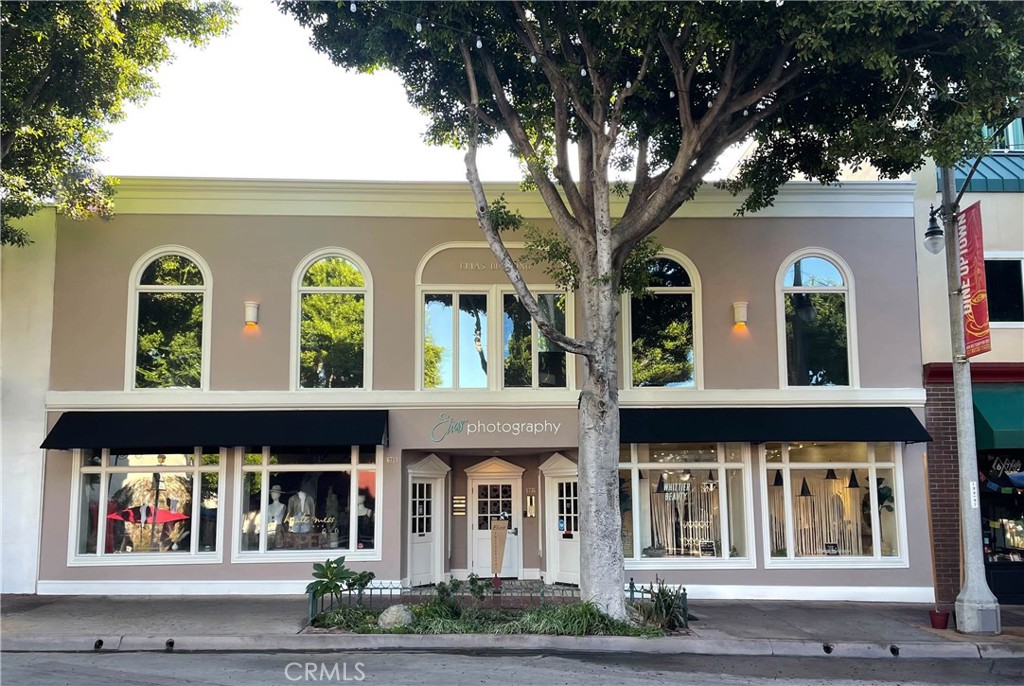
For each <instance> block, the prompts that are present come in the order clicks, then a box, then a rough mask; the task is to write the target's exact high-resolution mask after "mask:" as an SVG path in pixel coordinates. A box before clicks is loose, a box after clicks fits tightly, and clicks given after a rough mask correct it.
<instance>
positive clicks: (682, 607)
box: [633, 581, 687, 631]
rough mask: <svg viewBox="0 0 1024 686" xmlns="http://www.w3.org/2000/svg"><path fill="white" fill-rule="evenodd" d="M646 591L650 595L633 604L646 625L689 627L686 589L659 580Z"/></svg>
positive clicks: (667, 627) (673, 627) (668, 629)
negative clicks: (667, 584)
mask: <svg viewBox="0 0 1024 686" xmlns="http://www.w3.org/2000/svg"><path fill="white" fill-rule="evenodd" d="M644 592H645V593H646V594H647V595H648V596H650V598H645V599H643V600H640V601H639V602H637V603H635V604H634V605H633V607H634V609H635V610H636V612H637V614H638V615H639V617H640V623H641V624H642V625H644V626H649V627H657V628H659V629H662V630H664V631H675V630H676V629H685V628H686V627H687V607H686V589H685V588H683V587H682V586H666V585H665V583H664V582H662V581H658V583H657V586H655V585H653V584H652V585H651V586H650V587H648V588H647V589H644Z"/></svg>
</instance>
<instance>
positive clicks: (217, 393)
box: [3, 179, 933, 602]
mask: <svg viewBox="0 0 1024 686" xmlns="http://www.w3.org/2000/svg"><path fill="white" fill-rule="evenodd" d="M490 192H491V193H492V194H493V195H497V194H498V193H501V192H504V193H505V195H506V197H507V198H508V199H509V203H510V205H511V206H512V207H514V208H517V209H519V210H520V211H521V212H522V213H523V214H524V215H525V216H526V217H527V218H528V219H531V220H532V221H534V222H536V223H537V224H538V225H539V226H541V227H542V228H543V227H545V226H549V225H550V224H549V221H548V220H547V219H546V217H547V212H546V210H545V209H544V208H543V206H542V205H541V203H540V201H539V199H538V198H537V197H536V196H533V195H530V194H525V193H521V192H520V191H519V190H518V189H516V188H515V187H514V186H508V187H495V188H492V189H491V190H490ZM117 202H118V216H117V218H115V219H113V220H111V221H106V222H104V221H95V222H86V223H73V222H70V221H67V220H65V219H63V218H60V217H54V216H52V215H51V216H50V219H49V222H50V224H49V226H48V227H47V226H45V225H46V221H47V220H46V219H45V218H43V219H38V221H40V222H41V223H42V224H44V226H43V228H42V229H41V230H40V233H39V234H37V235H40V236H43V237H44V238H45V239H46V240H39V239H37V248H33V250H36V249H38V250H39V251H38V252H32V253H30V252H26V253H17V254H14V253H13V251H7V252H5V259H6V260H7V261H8V262H9V263H10V264H11V265H12V268H14V270H15V274H18V273H23V274H29V273H33V272H32V270H31V269H30V267H31V266H32V264H33V262H35V263H38V264H42V265H44V270H43V273H42V275H41V276H40V275H36V274H34V273H33V275H34V276H35V277H36V278H35V279H34V280H33V279H31V278H26V280H25V281H24V282H21V281H16V280H15V278H14V277H11V276H10V268H8V267H7V266H6V265H5V271H4V302H5V308H4V329H3V336H4V348H5V359H6V360H7V364H10V360H11V359H12V358H13V359H25V360H26V366H25V367H23V368H21V367H20V368H19V370H18V371H17V372H16V373H15V376H13V377H7V373H8V371H7V370H8V369H9V367H8V366H6V365H5V370H4V373H5V400H6V401H7V402H8V403H10V402H11V399H13V400H14V402H16V403H18V404H19V405H23V406H24V407H23V411H24V414H25V419H24V421H22V422H20V423H19V424H18V426H17V427H15V429H16V430H15V431H14V432H13V433H12V434H11V435H8V432H7V431H5V437H4V441H5V443H4V451H5V452H4V468H5V476H6V477H7V478H5V485H4V488H5V493H4V496H5V498H4V500H5V504H4V508H5V518H4V525H5V532H4V534H5V536H4V552H3V554H4V562H5V572H4V573H5V585H10V586H12V590H13V586H14V585H16V584H17V583H22V584H24V583H25V582H24V580H16V579H13V578H11V579H10V580H9V578H8V577H7V576H6V575H7V574H8V571H7V569H6V567H7V562H8V560H10V559H17V560H18V561H19V564H21V567H22V568H23V569H22V572H21V573H27V570H28V569H29V568H30V567H35V570H34V571H33V573H32V577H31V580H30V583H31V585H32V586H33V590H36V591H37V592H39V593H103V594H110V593H126V594H131V593H140V594H141V593H147V594H150V593H259V592H282V593H285V592H300V591H301V590H302V589H303V588H304V586H305V584H306V583H307V582H308V579H309V572H310V566H311V563H312V562H315V561H323V559H324V558H325V557H335V556H337V555H342V554H344V555H345V556H346V563H347V564H349V565H350V566H352V567H355V568H357V569H367V570H372V571H373V572H375V574H376V577H377V579H378V581H379V583H384V584H395V585H397V584H402V585H422V584H430V583H436V582H438V581H441V580H444V579H446V578H448V577H449V576H450V575H454V576H457V577H465V576H467V575H469V574H472V573H476V574H479V575H481V576H491V575H492V573H494V571H495V569H496V567H500V571H499V572H498V573H499V575H500V576H502V577H506V578H526V579H529V578H535V579H536V578H543V579H544V580H545V581H547V582H552V583H569V584H572V583H578V581H579V547H580V544H581V542H580V539H579V532H578V529H579V517H580V514H579V507H578V500H579V492H578V487H577V483H576V461H577V457H578V454H577V445H578V438H577V434H578V421H577V401H578V397H579V389H580V387H581V385H582V378H583V373H584V370H583V366H582V364H581V363H580V362H579V361H578V360H576V359H574V358H573V357H572V356H569V355H566V354H565V353H563V352H561V351H559V350H557V349H556V348H555V347H554V346H553V345H552V344H551V343H550V342H549V341H548V340H547V339H546V338H545V337H544V336H543V334H541V333H540V332H539V331H538V330H537V329H536V327H535V325H534V324H532V323H531V321H530V320H529V318H528V317H526V316H525V312H524V310H523V308H522V306H521V305H520V304H519V302H518V301H517V299H516V298H515V297H514V296H513V294H512V290H511V287H510V286H509V284H508V283H507V281H506V279H505V277H504V274H503V272H502V271H501V270H500V268H498V267H497V265H496V263H495V261H494V259H493V257H492V256H491V253H490V251H489V250H488V248H487V247H486V245H485V243H484V242H483V240H482V238H481V236H480V234H479V229H478V228H477V226H476V222H475V219H474V218H473V206H472V200H471V196H470V195H469V193H468V191H467V189H466V188H465V187H464V186H463V185H460V184H379V183H314V182H254V181H214V180H169V179H128V180H125V181H124V182H123V184H122V186H121V191H120V193H119V196H118V200H117ZM735 204H736V203H735V200H734V199H733V198H731V197H729V196H728V195H726V194H724V193H719V192H717V191H715V190H713V189H708V190H705V191H702V192H701V194H700V195H699V196H698V198H697V199H696V200H695V201H693V202H691V203H688V204H687V205H686V206H685V207H684V209H683V210H682V211H681V212H680V214H679V216H678V217H676V218H673V219H672V220H670V221H669V222H668V223H667V224H666V225H665V226H664V227H662V228H661V229H660V230H659V231H658V232H657V234H656V235H655V237H656V239H657V240H658V242H659V243H660V244H661V246H662V249H661V252H660V254H659V258H658V260H656V262H655V263H654V265H653V266H652V274H651V283H650V286H649V288H648V289H647V290H648V292H647V293H646V294H645V295H644V297H632V296H629V295H625V296H623V300H622V316H621V348H620V353H621V359H622V368H621V374H620V378H621V390H620V400H621V404H622V410H621V419H622V445H621V449H620V469H619V500H620V509H621V516H622V519H621V522H622V534H621V535H622V546H623V551H624V554H625V558H626V562H625V569H624V573H623V581H624V583H626V582H627V581H628V579H629V578H633V579H635V580H636V581H637V582H638V583H645V582H648V581H653V580H654V579H655V577H656V576H657V577H658V578H662V579H666V580H668V581H669V582H673V583H682V584H685V585H686V586H687V588H688V590H689V591H690V594H691V596H693V597H729V598H780V599H782V598H801V599H850V600H890V601H895V600H901V601H920V602H928V601H931V600H932V599H933V585H932V559H931V551H932V546H931V539H930V538H929V536H928V534H927V528H928V512H927V498H926V494H927V488H926V467H925V460H924V458H925V450H926V445H927V444H926V441H927V440H928V439H929V437H928V434H927V432H926V431H925V430H924V427H923V426H922V421H923V420H924V404H925V390H924V388H923V385H922V381H921V372H920V370H921V365H922V360H921V352H920V351H921V339H920V330H919V316H918V313H919V311H920V310H919V302H918V289H917V268H916V259H917V256H916V248H915V246H916V244H917V242H918V241H917V236H916V235H915V224H914V209H915V205H914V187H913V185H912V184H910V183H902V182H894V183H851V184H847V185H846V186H844V187H842V188H824V187H820V186H817V185H813V184H791V185H789V186H787V187H786V188H784V189H783V190H782V192H781V195H780V197H779V199H778V200H777V202H776V203H775V206H774V207H773V208H771V209H769V210H766V211H765V212H762V213H759V214H758V215H757V216H755V217H746V218H739V217H735V216H733V212H734V209H735ZM511 247H512V251H513V254H514V256H519V255H521V254H522V245H521V244H518V243H512V244H511ZM47 251H49V255H50V256H51V259H49V260H48V259H47V257H46V254H45V253H46V252H47ZM21 262H24V263H25V264H24V267H22V266H20V265H19V264H18V263H21ZM47 265H49V266H47ZM46 269H48V270H49V272H46ZM19 270H20V271H19ZM524 271H525V275H526V278H527V281H528V282H529V283H530V285H531V286H532V288H533V290H534V292H535V293H537V294H538V297H539V301H540V304H541V306H542V307H543V308H545V309H546V311H547V312H548V314H549V317H550V318H551V319H552V320H553V321H554V322H555V323H556V325H557V326H559V327H562V328H563V330H564V331H565V332H567V333H569V334H572V333H573V332H574V331H576V330H579V329H580V328H581V327H580V319H579V318H580V313H579V307H578V303H577V300H576V298H575V296H574V294H572V293H565V292H563V291H560V290H559V289H558V288H557V287H555V285H554V284H552V283H551V280H550V278H549V277H548V276H547V275H546V274H545V273H544V270H543V269H542V268H540V267H530V268H525V270H524ZM47 273H49V274H50V275H52V276H51V277H50V278H49V279H48V278H47V276H46V274H47ZM47 289H49V291H48V290H47ZM9 299H14V300H16V301H17V302H20V303H25V304H24V305H23V310H24V311H21V310H19V309H18V307H15V308H14V309H13V310H9V309H8V307H7V302H8V300H9ZM28 303H38V304H39V305H38V307H36V306H34V305H33V306H30V305H29V304H28ZM48 308H49V309H50V310H52V312H48ZM26 322H33V323H35V324H37V327H36V328H34V329H29V328H24V327H23V326H22V324H24V323H26ZM12 327H14V328H15V329H16V330H12ZM43 361H45V370H44V371H40V370H39V369H38V367H39V364H40V363H41V362H43ZM33 365H35V366H33ZM18 375H22V376H24V377H25V378H26V381H25V383H23V384H18V388H17V389H11V391H10V393H9V391H8V387H9V386H10V385H11V383H10V380H11V379H20V377H19V376H18ZM33 403H36V404H33ZM4 421H5V429H6V427H7V425H8V421H9V418H8V417H7V416H6V415H5V418H4ZM10 421H15V419H14V418H11V419H10ZM40 445H42V446H43V449H39V446H40ZM8 451H10V452H8ZM11 474H13V475H15V479H12V478H10V475H11ZM12 481H14V483H13V484H12ZM9 497H10V498H11V499H10V500H9ZM14 507H23V508H24V510H23V511H24V512H26V513H27V514H26V516H25V517H24V518H21V519H19V520H18V521H19V524H18V526H19V528H18V529H17V530H15V529H14V528H13V527H11V528H8V521H9V520H10V517H8V516H7V514H8V512H9V511H10V508H14ZM495 522H501V523H502V524H501V526H503V527H504V526H507V527H508V536H507V538H506V541H505V545H504V551H503V553H502V554H501V555H500V556H499V555H497V553H496V551H495V550H493V549H492V542H493V540H494V538H493V534H492V529H493V528H495V527H496V526H498V525H496V524H495ZM12 575H13V573H12ZM112 582H116V583H112ZM5 590H7V588H6V587H5Z"/></svg>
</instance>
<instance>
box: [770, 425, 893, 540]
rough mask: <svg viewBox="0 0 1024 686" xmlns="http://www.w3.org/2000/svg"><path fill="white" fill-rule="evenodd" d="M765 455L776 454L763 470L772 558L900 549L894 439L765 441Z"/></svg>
mask: <svg viewBox="0 0 1024 686" xmlns="http://www.w3.org/2000/svg"><path fill="white" fill-rule="evenodd" d="M765 453H766V457H767V456H768V455H770V454H772V453H774V454H777V455H779V459H778V460H776V461H771V460H766V464H765V472H764V479H765V484H766V490H767V499H766V517H765V527H766V535H767V540H768V551H769V556H770V557H771V558H773V559H776V560H779V559H783V560H784V559H791V560H796V559H806V558H820V559H821V560H827V559H833V558H875V559H881V558H893V557H899V556H900V555H901V554H902V553H901V550H900V544H899V541H900V527H901V526H902V525H901V523H900V521H899V518H898V512H899V508H898V498H899V494H900V489H899V487H898V484H897V480H896V479H897V477H896V473H897V472H896V469H895V464H894V463H893V462H892V460H894V459H895V458H896V457H897V456H898V449H897V447H896V445H895V444H878V445H872V444H867V443H833V444H821V443H817V444H813V443H812V444H803V445H801V444H788V445H787V444H769V445H766V446H765ZM880 458H882V459H880ZM883 459H884V460H885V461H882V460H883Z"/></svg>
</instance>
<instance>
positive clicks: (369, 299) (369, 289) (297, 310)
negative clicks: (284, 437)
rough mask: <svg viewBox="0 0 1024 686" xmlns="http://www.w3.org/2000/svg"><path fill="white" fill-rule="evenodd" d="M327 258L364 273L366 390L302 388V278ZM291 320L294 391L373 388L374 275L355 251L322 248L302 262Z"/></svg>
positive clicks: (294, 282)
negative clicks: (345, 263)
mask: <svg viewBox="0 0 1024 686" xmlns="http://www.w3.org/2000/svg"><path fill="white" fill-rule="evenodd" d="M325 257H340V258H342V259H345V260H348V261H349V262H351V263H352V264H354V265H355V266H356V267H358V268H359V271H360V272H362V274H363V284H364V286H363V289H362V290H361V291H359V292H361V293H363V298H364V301H363V303H364V304H363V387H362V388H302V386H301V385H300V384H299V326H300V324H301V321H300V320H301V316H302V307H301V306H300V304H299V300H300V297H299V296H300V293H299V291H300V288H301V286H302V277H303V276H305V275H306V270H307V269H309V268H310V267H311V266H312V265H313V263H315V262H317V261H319V260H322V259H324V258H325ZM356 291H357V289H353V291H352V292H356ZM291 294H292V297H291V303H292V304H291V319H290V324H289V328H290V331H291V333H290V335H289V350H290V351H291V354H290V355H289V362H288V378H289V379H290V380H289V382H288V387H289V389H290V390H293V391H312V392H317V393H323V392H325V391H327V392H330V391H367V390H370V389H372V388H373V275H372V274H371V273H370V268H369V266H367V264H366V262H365V261H364V260H363V258H362V257H360V256H359V255H357V254H355V253H354V252H352V251H351V250H346V249H345V248H338V247H329V248H320V249H318V250H314V251H313V252H311V253H309V254H308V255H306V256H305V257H304V258H302V260H301V261H300V262H299V266H298V267H297V268H296V269H295V272H294V273H293V274H292V290H291Z"/></svg>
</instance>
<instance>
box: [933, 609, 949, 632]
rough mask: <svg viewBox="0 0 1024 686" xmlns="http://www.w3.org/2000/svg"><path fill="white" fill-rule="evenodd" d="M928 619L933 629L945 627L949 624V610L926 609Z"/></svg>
mask: <svg viewBox="0 0 1024 686" xmlns="http://www.w3.org/2000/svg"><path fill="white" fill-rule="evenodd" d="M928 619H930V620H931V622H932V628H933V629H945V628H947V627H948V626H949V612H948V611H946V610H928Z"/></svg>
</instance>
